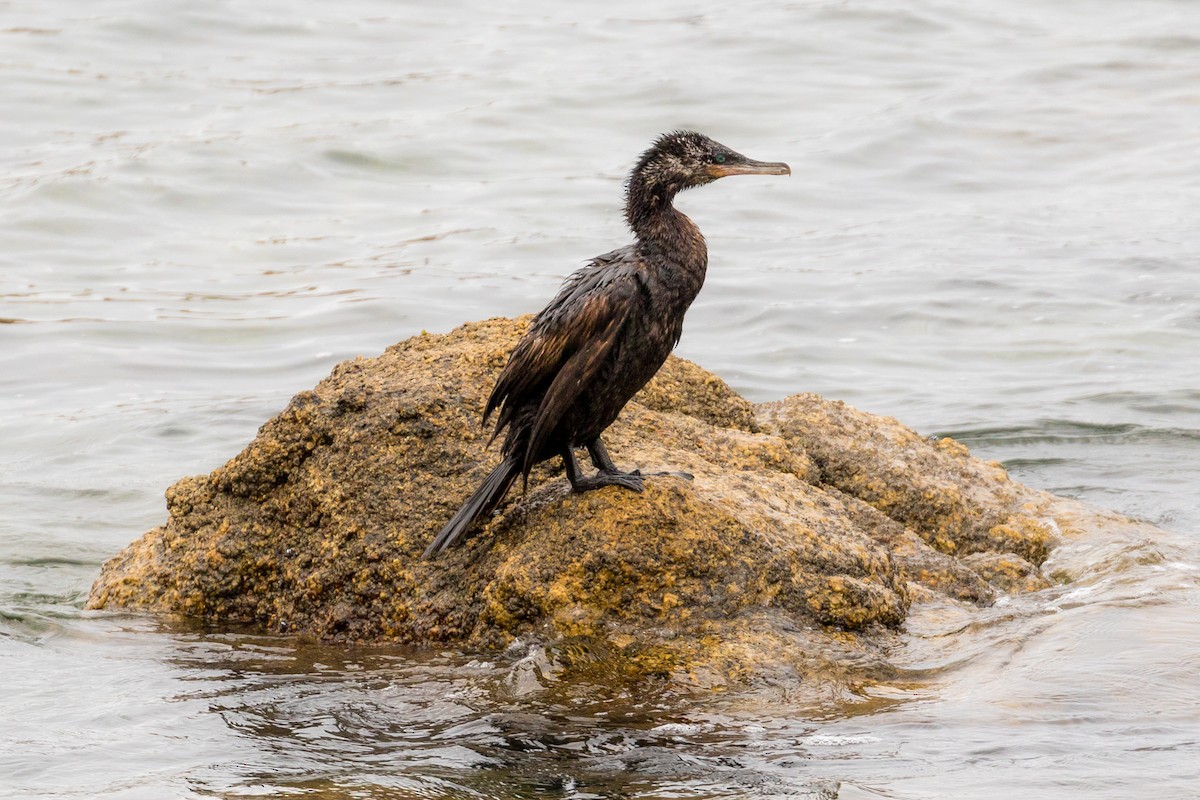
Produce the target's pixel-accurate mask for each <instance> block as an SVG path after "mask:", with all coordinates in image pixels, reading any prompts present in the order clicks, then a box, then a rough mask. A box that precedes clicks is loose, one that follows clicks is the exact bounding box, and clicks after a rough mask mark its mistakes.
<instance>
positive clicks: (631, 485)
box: [562, 440, 642, 492]
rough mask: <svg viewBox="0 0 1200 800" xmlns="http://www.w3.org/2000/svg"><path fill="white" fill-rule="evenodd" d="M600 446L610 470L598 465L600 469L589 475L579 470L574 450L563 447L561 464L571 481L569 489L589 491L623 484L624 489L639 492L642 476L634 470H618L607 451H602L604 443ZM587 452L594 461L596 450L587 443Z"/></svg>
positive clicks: (569, 447)
mask: <svg viewBox="0 0 1200 800" xmlns="http://www.w3.org/2000/svg"><path fill="white" fill-rule="evenodd" d="M597 441H599V440H597ZM600 447H601V451H600V452H601V453H603V455H604V458H605V459H606V460H607V463H608V466H609V467H611V468H612V470H611V471H608V470H606V469H604V468H603V467H600V471H599V472H597V473H596V474H595V475H592V476H590V477H587V476H584V475H582V474H581V473H580V472H579V462H578V461H576V460H575V451H574V450H572V449H571V446H570V445H567V446H566V447H564V448H563V450H562V460H563V466H565V467H566V468H567V480H569V481H570V482H571V491H573V492H590V491H591V490H592V489H602V488H604V487H605V486H624V487H625V488H626V489H632V490H633V491H635V492H640V491H641V490H642V476H641V475H640V474H638V473H636V472H620V471H619V470H617V468H616V467H614V466H613V463H612V459H609V458H608V453H607V452H604V450H603V447H604V445H601V446H600ZM588 453H589V454H590V455H591V456H592V461H593V462H595V461H596V451H594V450H592V446H591V445H590V444H589V445H588ZM597 466H599V464H597Z"/></svg>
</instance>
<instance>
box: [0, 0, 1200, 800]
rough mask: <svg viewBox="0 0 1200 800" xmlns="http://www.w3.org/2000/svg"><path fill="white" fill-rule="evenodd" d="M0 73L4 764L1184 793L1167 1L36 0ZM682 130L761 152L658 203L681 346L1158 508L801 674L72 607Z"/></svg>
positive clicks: (564, 790)
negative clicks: (347, 639) (336, 638)
mask: <svg viewBox="0 0 1200 800" xmlns="http://www.w3.org/2000/svg"><path fill="white" fill-rule="evenodd" d="M499 5H500V6H503V5H504V4H499ZM0 78H2V84H0V86H2V87H3V88H2V91H0V143H2V145H3V147H2V148H0V160H2V163H3V169H2V170H0V208H2V214H3V216H2V222H0V678H2V687H3V688H2V690H0V796H4V797H20V798H26V797H29V798H57V797H66V798H71V797H75V798H156V799H157V798H164V797H181V798H199V797H222V798H241V797H261V796H288V797H295V796H300V797H319V798H335V797H336V798H350V797H354V798H360V797H380V798H408V797H497V798H503V797H563V798H588V797H593V798H594V797H639V798H660V797H745V798H758V797H783V796H791V797H794V796H822V797H834V796H836V797H839V798H843V799H844V800H846V799H854V798H876V797H886V798H1011V797H1029V798H1035V797H1068V796H1069V797H1087V798H1097V797H1100V798H1109V797H1111V798H1130V797H1146V798H1184V797H1200V680H1198V678H1197V671H1198V670H1197V666H1196V665H1197V664H1200V621H1198V620H1197V609H1198V608H1200V499H1198V493H1197V491H1196V489H1197V486H1198V485H1200V369H1197V365H1196V362H1197V356H1198V355H1200V277H1198V275H1200V270H1198V267H1200V255H1198V254H1200V232H1198V231H1197V224H1196V220H1197V216H1198V212H1200V171H1198V169H1197V166H1198V161H1200V159H1198V157H1197V152H1200V150H1198V145H1197V140H1198V136H1197V134H1198V133H1200V6H1197V5H1196V4H1195V3H1193V2H1190V1H1189V0H1130V1H1129V2H1123V3H1116V2H1099V1H1097V0H1093V1H1092V2H1083V1H1082V0H1060V2H1054V3H1047V2H1034V0H981V2H977V3H958V2H950V0H910V2H903V3H902V2H888V1H887V0H846V1H845V2H832V1H814V2H796V3H791V4H781V3H755V2H749V3H739V4H732V3H731V4H729V5H728V6H720V5H716V4H712V3H705V2H695V0H693V1H692V2H686V3H685V2H663V3H655V4H647V3H630V2H622V1H621V0H616V1H615V2H608V3H604V4H594V5H589V6H582V5H579V4H558V3H551V2H544V0H529V2H526V3H523V4H521V5H520V6H519V7H517V6H514V7H513V8H512V9H511V10H504V9H502V8H499V9H498V7H497V4H494V3H483V2H455V1H454V0H450V1H449V2H442V3H437V4H421V5H417V4H400V3H387V2H382V1H381V0H345V1H344V2H340V3H313V2H288V3H284V2H278V1H277V0H276V2H270V1H269V0H268V2H258V3H253V4H250V3H245V4H235V3H230V2H210V3H179V2H169V1H168V2H164V1H163V0H159V2H150V1H149V0H123V1H122V0H110V2H83V1H82V0H54V2H32V0H28V1H26V2H0ZM676 127H693V128H697V129H699V130H703V131H705V132H707V133H709V134H710V135H712V136H714V137H715V138H718V139H719V140H721V141H723V142H725V143H726V144H728V145H730V146H732V147H734V148H736V149H739V150H741V151H743V152H745V153H746V154H748V155H750V156H752V157H757V158H762V159H769V160H785V161H788V162H789V163H790V164H791V165H792V169H793V177H792V178H790V179H786V178H770V179H765V178H764V179H750V178H742V179H731V180H728V181H722V182H720V183H718V184H716V185H714V186H711V187H708V188H705V189H703V190H699V191H696V192H694V193H690V194H688V195H685V196H684V197H682V198H681V200H680V206H681V207H682V208H683V209H684V210H685V211H686V212H687V213H688V214H690V215H691V216H692V217H693V219H695V220H696V222H697V223H698V224H699V225H700V227H701V228H702V229H703V230H704V232H705V233H706V235H707V236H708V239H709V243H710V259H711V261H710V271H709V280H708V284H707V286H706V287H705V289H704V291H703V292H702V294H701V296H700V298H699V300H698V301H697V302H696V305H695V306H694V307H693V309H692V311H691V312H690V314H689V317H688V325H687V327H686V330H685V334H684V338H683V342H682V343H681V345H680V348H679V352H680V354H681V355H683V356H685V357H688V358H691V359H693V360H695V361H697V362H699V363H701V364H702V365H704V366H706V367H708V368H709V369H712V370H714V371H715V372H717V373H718V374H720V375H721V376H722V377H724V378H725V379H726V380H727V381H729V382H730V383H731V384H732V385H733V386H734V387H735V388H737V389H738V390H739V391H741V392H743V393H744V394H745V395H747V396H748V397H750V398H752V399H754V400H768V399H773V398H778V397H782V396H786V395H788V394H791V393H794V392H799V391H816V392H820V393H822V394H825V395H827V396H831V397H838V398H843V399H845V400H847V401H849V402H851V403H852V404H854V405H857V406H859V407H861V408H863V409H866V410H869V411H873V412H877V413H884V414H889V415H893V416H896V417H898V418H900V419H901V420H903V421H905V422H906V423H908V424H910V425H912V426H913V427H915V428H917V429H918V430H920V431H922V432H923V433H928V434H950V435H953V436H955V437H957V438H960V439H962V440H963V441H965V442H966V443H967V444H969V445H970V446H971V447H972V448H973V450H974V451H975V452H976V453H977V454H978V455H980V456H982V457H985V458H989V459H1000V460H1003V461H1004V462H1005V463H1006V465H1007V466H1008V467H1009V468H1010V470H1011V471H1012V473H1013V474H1014V476H1015V477H1017V478H1018V479H1020V480H1022V481H1024V482H1026V483H1029V484H1031V485H1034V486H1037V487H1039V488H1044V489H1048V490H1050V491H1054V492H1058V493H1061V494H1066V495H1070V496H1073V497H1078V498H1081V499H1083V500H1085V501H1087V502H1090V503H1093V504H1096V505H1101V506H1105V507H1108V508H1112V509H1115V510H1117V511H1119V512H1121V513H1124V514H1128V515H1132V516H1135V517H1137V518H1139V519H1142V520H1145V521H1146V522H1149V523H1152V524H1154V525H1157V526H1160V527H1162V528H1163V529H1165V531H1164V532H1162V533H1158V532H1155V531H1153V530H1150V529H1144V530H1140V531H1139V530H1132V531H1131V530H1122V531H1119V532H1117V531H1110V532H1108V533H1103V534H1092V535H1089V536H1085V537H1082V538H1072V539H1069V540H1067V541H1066V543H1065V544H1064V545H1063V547H1062V548H1061V549H1060V550H1059V551H1058V553H1057V554H1056V555H1055V561H1054V563H1052V564H1051V566H1052V567H1056V568H1061V569H1064V570H1066V571H1068V572H1070V573H1071V574H1072V576H1073V577H1074V578H1075V580H1074V582H1073V583H1072V584H1070V585H1068V586H1064V587H1058V588H1056V589H1053V590H1048V591H1046V592H1042V593H1037V594H1034V595H1030V596H1026V597H1021V598H1014V599H1009V600H1006V601H1004V602H1002V603H1000V604H998V605H997V606H996V607H994V608H991V609H987V610H984V611H967V610H963V609H950V608H924V609H919V610H918V611H917V612H916V613H915V614H914V616H913V618H912V619H911V620H910V622H909V625H908V630H909V637H908V641H907V644H906V645H905V647H904V648H902V649H901V650H900V651H898V652H897V653H895V654H894V658H895V660H896V661H897V663H898V664H899V665H900V666H901V667H902V669H901V671H900V672H899V673H898V675H897V677H896V680H895V681H894V682H893V683H891V684H889V685H885V686H878V687H873V688H870V689H867V690H861V689H860V690H856V689H855V688H854V687H831V689H830V692H829V697H828V698H827V700H826V701H824V702H820V703H817V704H815V705H814V704H813V703H812V702H811V701H810V700H807V699H806V700H805V701H803V702H801V701H799V700H798V699H797V697H796V696H795V695H794V694H793V693H791V692H789V687H788V686H787V685H786V684H781V683H773V682H771V681H766V682H763V683H761V684H757V685H754V686H749V687H746V688H745V689H742V690H737V691H731V692H727V693H724V694H720V695H717V696H712V695H688V694H683V693H678V692H677V691H673V690H670V689H668V688H665V687H657V688H656V687H653V686H651V687H634V688H631V687H625V686H622V685H621V684H620V682H619V681H615V682H614V681H612V680H611V679H610V678H609V676H603V675H599V676H596V677H595V679H594V680H585V681H582V682H567V681H564V680H562V679H561V676H559V675H558V674H557V673H556V671H555V668H554V666H553V664H552V663H551V662H549V661H547V659H546V658H545V656H544V654H542V653H541V652H540V651H539V650H538V649H537V648H536V647H532V648H526V649H520V648H517V649H515V650H514V651H512V652H509V653H504V654H457V653H429V652H410V651H402V650H397V649H394V648H346V647H330V646H322V645H318V644H313V643H304V642H297V641H292V640H287V639H275V638H270V637H265V636H262V635H259V634H257V633H256V632H254V631H230V630H203V629H193V628H188V627H179V626H167V625H164V624H162V623H160V622H158V621H155V620H151V619H145V618H139V617H136V616H127V615H110V614H93V613H85V612H83V611H82V610H81V609H82V604H83V601H84V598H85V596H86V592H87V589H88V587H89V585H90V583H91V581H92V580H93V578H94V577H95V575H96V573H97V571H98V569H99V565H100V564H101V562H102V561H103V560H104V559H105V558H106V557H108V556H109V555H111V554H112V553H114V552H116V551H117V550H119V549H120V548H121V547H123V546H124V545H125V544H126V543H128V542H129V541H130V540H132V539H133V538H135V537H136V536H138V535H139V534H140V533H141V532H142V531H144V530H145V529H147V528H149V527H151V526H153V525H156V524H158V523H159V522H161V521H162V520H163V518H164V516H165V508H164V503H163V500H162V493H163V490H164V489H165V488H166V487H167V486H168V485H169V484H171V483H172V482H174V481H175V480H176V479H177V478H179V477H181V476H184V475H189V474H194V473H201V472H205V471H208V470H210V469H212V468H214V467H216V466H218V465H219V464H221V463H223V462H224V461H225V460H226V459H227V458H229V457H230V456H232V455H233V454H235V453H236V452H237V451H238V450H240V449H241V448H242V447H243V446H244V444H245V443H246V442H247V441H248V440H249V439H250V438H251V437H252V436H253V435H254V432H255V430H256V429H257V426H258V425H260V424H261V423H262V422H263V421H265V420H266V419H268V418H269V417H270V416H271V415H273V414H274V413H275V412H276V411H278V410H279V409H280V408H281V407H282V406H283V405H284V404H285V403H286V402H287V400H288V398H289V397H290V396H291V395H292V394H294V393H295V392H297V391H300V390H302V389H305V388H308V387H309V386H311V385H312V384H313V383H315V382H316V381H317V380H319V379H320V378H321V377H323V376H324V375H326V374H327V373H328V371H329V370H330V368H331V367H332V366H333V365H334V364H335V363H337V362H338V361H340V360H342V359H345V358H349V357H353V356H355V355H358V354H367V355H371V354H375V353H377V352H379V351H380V350H382V349H383V348H384V347H386V346H387V345H388V344H391V343H392V342H394V341H397V340H400V339H402V338H405V337H407V336H410V335H412V334H415V333H418V332H420V331H421V330H429V331H444V330H448V329H450V328H452V327H453V326H455V325H457V324H459V323H461V322H463V321H467V320H472V319H478V318H482V317H486V316H492V315H515V314H519V313H525V312H528V311H534V310H536V309H538V308H539V307H540V306H541V305H542V303H544V302H545V301H546V300H547V299H548V298H549V297H550V296H551V295H552V293H553V292H554V290H555V288H556V286H557V284H558V283H559V281H560V280H561V279H562V278H563V277H564V276H565V275H566V274H567V273H568V272H570V271H571V270H572V269H574V268H575V267H576V266H578V265H580V264H581V263H582V262H583V261H584V260H586V259H587V258H588V257H590V256H592V255H595V254H597V253H601V252H605V251H607V250H609V249H611V248H612V247H615V246H617V245H620V244H622V243H624V242H625V241H626V240H627V233H626V232H625V231H624V229H623V226H622V222H621V217H620V193H621V185H622V180H623V178H624V175H625V173H626V171H627V170H628V168H629V167H630V165H631V164H632V162H633V160H634V159H635V157H636V155H637V154H638V153H639V152H640V151H641V150H642V149H643V148H644V147H645V146H646V145H647V144H648V142H649V141H650V140H651V139H652V138H653V137H654V136H655V135H656V134H658V133H660V132H662V131H665V130H669V129H672V128H676ZM618 455H619V454H618ZM804 696H805V697H808V694H807V693H804Z"/></svg>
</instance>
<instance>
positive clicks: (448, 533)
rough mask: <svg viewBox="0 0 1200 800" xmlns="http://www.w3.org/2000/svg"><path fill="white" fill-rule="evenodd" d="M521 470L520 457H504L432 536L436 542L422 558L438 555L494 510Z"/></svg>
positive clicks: (426, 550) (427, 549)
mask: <svg viewBox="0 0 1200 800" xmlns="http://www.w3.org/2000/svg"><path fill="white" fill-rule="evenodd" d="M520 474H521V462H520V460H519V459H517V458H512V457H509V458H505V459H504V460H503V461H501V462H500V464H499V466H497V467H496V468H495V469H494V470H492V471H491V473H490V474H489V475H488V476H487V477H486V478H484V479H483V483H481V484H480V485H479V488H478V489H476V490H475V493H474V494H472V495H471V496H470V497H469V498H468V499H467V502H465V503H463V505H462V508H460V509H459V510H458V512H457V513H456V514H455V515H454V516H453V517H451V518H450V521H449V522H447V523H446V524H445V525H444V526H443V527H442V529H441V530H440V531H438V535H437V536H435V537H433V542H432V543H431V544H430V545H429V547H427V548H425V554H424V556H423V558H429V557H430V556H435V555H437V554H438V553H440V552H442V551H443V550H446V549H447V548H449V547H451V546H452V545H453V544H454V543H455V542H456V541H458V539H459V538H460V537H461V536H462V535H463V534H464V533H466V532H467V529H468V528H470V527H471V523H473V522H474V521H475V520H477V519H479V518H480V517H482V516H484V515H485V514H489V513H491V512H492V511H493V510H494V509H495V508H496V506H498V505H500V501H501V500H503V499H504V495H506V494H508V490H509V487H511V486H512V484H513V481H515V480H516V479H517V476H518V475H520Z"/></svg>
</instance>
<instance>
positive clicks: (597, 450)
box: [586, 436, 642, 475]
mask: <svg viewBox="0 0 1200 800" xmlns="http://www.w3.org/2000/svg"><path fill="white" fill-rule="evenodd" d="M586 447H587V451H588V455H589V456H591V458H592V465H593V466H595V467H596V469H598V470H600V471H601V472H604V473H607V474H609V475H620V474H622V473H621V470H619V469H617V465H616V464H614V463H613V460H612V456H610V455H609V454H608V448H607V447H605V446H604V442H602V441H600V437H599V436H597V437H596V438H595V439H592V440H591V441H590V442H588V443H587V445H586ZM630 474H632V475H641V474H642V473H640V472H638V471H637V470H636V469H635V470H634V471H633V472H632V473H630Z"/></svg>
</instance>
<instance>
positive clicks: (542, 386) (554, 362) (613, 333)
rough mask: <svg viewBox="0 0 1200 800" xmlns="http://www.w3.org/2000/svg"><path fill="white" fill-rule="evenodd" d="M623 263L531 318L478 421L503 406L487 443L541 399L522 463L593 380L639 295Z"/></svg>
mask: <svg viewBox="0 0 1200 800" xmlns="http://www.w3.org/2000/svg"><path fill="white" fill-rule="evenodd" d="M631 255H632V254H631V253H629V252H627V251H615V252H614V253H610V254H607V255H605V256H601V257H600V258H597V259H596V260H595V261H593V262H592V264H590V265H589V266H587V267H585V268H584V269H582V270H580V271H579V272H577V273H575V274H574V275H573V276H571V278H570V279H568V281H567V283H566V284H565V285H564V286H563V288H562V290H561V291H560V292H559V294H558V296H557V297H555V298H554V300H553V301H551V303H550V304H549V305H548V306H546V308H545V310H543V311H542V312H541V313H540V314H538V316H537V318H536V319H535V320H534V321H533V324H532V325H531V326H530V328H529V331H528V332H527V333H526V334H525V336H524V337H523V338H522V339H521V341H520V342H519V343H518V344H517V346H516V347H515V348H514V349H513V352H512V355H511V356H509V360H508V363H507V364H506V365H505V367H504V370H503V371H502V372H501V373H500V377H499V378H498V379H497V381H496V387H495V389H493V390H492V394H491V397H490V398H489V399H488V404H487V408H486V410H485V412H484V418H485V419H486V418H487V416H488V415H490V414H491V412H492V411H493V410H495V409H496V408H498V407H501V406H503V408H502V410H501V412H500V416H499V419H497V421H496V433H495V434H493V437H494V436H495V435H496V434H498V433H499V432H500V431H501V430H503V429H504V427H505V426H507V425H508V424H510V423H511V422H512V421H513V418H514V416H515V415H516V414H517V413H518V412H519V411H520V410H521V409H522V408H525V407H526V406H527V405H529V404H530V403H531V402H536V401H537V400H538V396H539V394H540V395H541V399H540V403H539V406H538V410H537V414H536V416H535V417H534V420H533V424H532V427H531V433H530V439H529V442H528V444H527V445H526V448H527V449H526V454H525V458H526V461H530V460H531V459H532V458H534V457H535V456H536V454H537V453H539V452H540V449H541V447H542V446H543V445H545V443H546V439H547V438H548V437H549V436H550V434H551V433H553V431H554V427H555V425H556V424H557V423H558V421H559V420H560V419H561V418H562V415H563V414H564V413H565V412H566V410H567V409H568V408H570V406H571V404H572V403H574V402H575V400H576V399H578V397H579V395H580V393H581V392H582V391H583V389H584V388H585V387H586V386H587V385H588V383H589V382H590V380H591V379H592V378H593V377H595V375H596V372H597V370H598V369H599V367H600V366H601V365H602V364H603V363H604V360H605V358H606V357H607V356H608V355H609V353H611V352H612V349H613V347H614V345H615V343H616V341H617V339H618V338H619V333H620V330H621V328H622V327H623V326H624V324H625V322H626V320H627V319H628V318H629V315H630V313H631V312H632V311H633V309H634V307H635V305H636V303H637V298H638V296H639V295H640V294H641V293H642V289H641V288H640V281H639V279H638V274H637V262H636V259H634V258H632V257H631ZM528 466H531V464H527V465H526V468H528Z"/></svg>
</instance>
